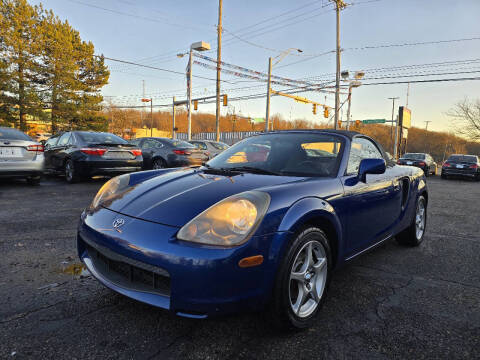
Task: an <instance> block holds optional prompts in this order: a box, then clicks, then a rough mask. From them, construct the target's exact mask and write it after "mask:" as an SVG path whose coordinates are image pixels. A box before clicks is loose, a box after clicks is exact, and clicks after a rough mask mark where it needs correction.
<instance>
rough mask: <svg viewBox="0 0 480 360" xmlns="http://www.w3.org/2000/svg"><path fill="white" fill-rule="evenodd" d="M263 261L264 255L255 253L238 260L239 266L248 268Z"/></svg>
mask: <svg viewBox="0 0 480 360" xmlns="http://www.w3.org/2000/svg"><path fill="white" fill-rule="evenodd" d="M261 263H263V255H255V256H250V257H246V258H243V259H242V260H240V261H239V262H238V266H240V267H241V268H247V267H252V266H258V265H260V264H261Z"/></svg>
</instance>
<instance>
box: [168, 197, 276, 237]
mask: <svg viewBox="0 0 480 360" xmlns="http://www.w3.org/2000/svg"><path fill="white" fill-rule="evenodd" d="M269 205H270V196H269V195H268V194H266V193H263V192H259V191H248V192H244V193H241V194H237V195H234V196H230V197H228V198H226V199H224V200H222V201H220V202H218V203H216V204H215V205H213V206H211V207H209V208H208V209H207V210H205V211H204V212H202V213H201V214H200V215H198V216H196V217H195V218H194V219H192V220H191V221H190V222H189V223H187V224H186V225H185V226H184V227H182V228H181V229H180V231H179V232H178V235H177V238H178V239H180V240H184V241H191V242H196V243H200V244H207V245H216V246H236V245H240V244H242V243H244V242H245V241H247V240H248V238H249V237H250V235H251V234H253V232H254V231H255V230H256V228H257V226H258V224H259V223H260V221H261V220H262V219H263V217H264V216H265V213H266V212H267V209H268V206H269Z"/></svg>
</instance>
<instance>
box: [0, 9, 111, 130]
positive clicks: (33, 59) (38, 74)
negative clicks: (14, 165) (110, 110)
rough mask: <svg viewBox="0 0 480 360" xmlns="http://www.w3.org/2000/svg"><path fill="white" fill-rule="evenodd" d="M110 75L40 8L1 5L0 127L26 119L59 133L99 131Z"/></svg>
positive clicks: (89, 47) (88, 47)
mask: <svg viewBox="0 0 480 360" xmlns="http://www.w3.org/2000/svg"><path fill="white" fill-rule="evenodd" d="M109 75H110V73H109V71H108V69H107V67H106V65H105V64H104V59H103V58H102V57H96V56H95V55H94V46H93V44H92V43H91V42H87V41H83V40H82V39H81V37H80V34H79V32H78V31H76V30H75V29H73V28H72V27H71V26H70V24H69V23H68V22H67V21H62V20H60V19H59V18H58V17H57V16H55V14H54V13H53V12H52V11H51V10H45V9H44V8H43V6H42V5H41V4H40V5H38V6H32V5H30V4H28V2H27V1H26V0H0V125H6V126H12V125H14V126H16V127H18V128H20V129H21V130H22V131H26V130H27V125H26V122H27V119H29V118H30V119H41V120H50V121H51V124H52V132H54V133H55V132H57V131H58V130H61V129H63V128H78V129H82V128H85V129H102V128H105V127H106V119H105V117H103V116H102V114H101V113H99V111H100V110H101V105H100V103H101V102H102V101H103V97H102V95H101V94H100V90H101V88H102V87H103V86H104V85H106V84H107V82H108V78H109Z"/></svg>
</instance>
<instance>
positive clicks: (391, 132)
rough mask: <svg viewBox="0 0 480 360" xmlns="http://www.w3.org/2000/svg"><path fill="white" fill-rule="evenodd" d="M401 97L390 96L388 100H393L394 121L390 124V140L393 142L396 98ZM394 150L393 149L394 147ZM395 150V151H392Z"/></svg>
mask: <svg viewBox="0 0 480 360" xmlns="http://www.w3.org/2000/svg"><path fill="white" fill-rule="evenodd" d="M397 99H399V97H390V98H388V100H392V122H391V125H390V140H391V141H392V142H393V117H394V115H395V100H397ZM392 150H393V149H392ZM392 152H393V151H392Z"/></svg>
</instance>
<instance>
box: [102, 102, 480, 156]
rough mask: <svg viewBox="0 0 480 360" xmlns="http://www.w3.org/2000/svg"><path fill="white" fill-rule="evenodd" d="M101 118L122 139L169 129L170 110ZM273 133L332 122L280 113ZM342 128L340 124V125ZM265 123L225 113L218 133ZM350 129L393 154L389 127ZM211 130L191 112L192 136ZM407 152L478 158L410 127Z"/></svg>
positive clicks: (461, 141)
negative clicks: (138, 132)
mask: <svg viewBox="0 0 480 360" xmlns="http://www.w3.org/2000/svg"><path fill="white" fill-rule="evenodd" d="M104 116H105V117H106V118H107V119H108V124H109V130H110V131H112V132H114V133H116V134H118V135H120V136H123V137H126V138H128V137H130V135H131V129H139V128H143V127H147V128H150V126H151V124H152V123H153V127H154V128H157V129H159V130H163V131H171V130H172V113H171V111H170V112H169V111H155V112H153V122H152V117H151V114H150V112H149V111H147V112H142V111H140V110H136V109H120V108H117V107H115V106H110V107H109V108H108V109H105V110H104ZM271 120H272V121H273V126H274V129H275V130H291V129H313V128H317V129H323V128H331V127H332V122H330V123H326V122H316V123H313V122H311V121H308V120H305V119H295V120H286V119H283V118H282V116H281V115H280V114H276V115H274V116H272V117H271ZM175 124H176V127H177V129H178V130H177V131H178V132H184V133H185V132H187V113H186V111H185V110H183V109H177V111H176V116H175ZM343 125H344V124H343ZM264 128H265V123H257V124H255V123H252V122H250V121H249V120H248V119H245V118H241V117H239V116H235V115H233V114H229V115H226V116H221V117H220V131H221V132H231V131H263V130H264ZM351 130H354V131H358V132H360V133H363V134H365V135H368V136H370V137H372V138H374V139H375V140H377V141H378V142H379V143H380V144H382V146H383V147H384V149H385V150H386V151H388V152H390V153H392V154H393V150H392V149H393V144H394V136H393V134H394V132H393V128H392V127H391V126H390V125H383V124H370V125H363V124H360V125H355V124H354V125H353V126H352V127H351ZM214 131H215V114H208V113H201V112H195V113H193V114H192V133H193V134H197V133H201V132H214ZM407 151H408V152H427V153H430V154H431V155H432V156H433V157H434V158H435V159H436V160H437V161H442V160H443V159H444V158H446V157H448V156H449V155H451V154H454V153H469V154H477V155H480V143H479V142H477V141H469V140H466V139H465V138H464V137H460V136H457V135H455V134H453V133H448V132H436V131H426V130H425V129H420V128H415V127H413V128H411V129H409V132H408V139H407Z"/></svg>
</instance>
